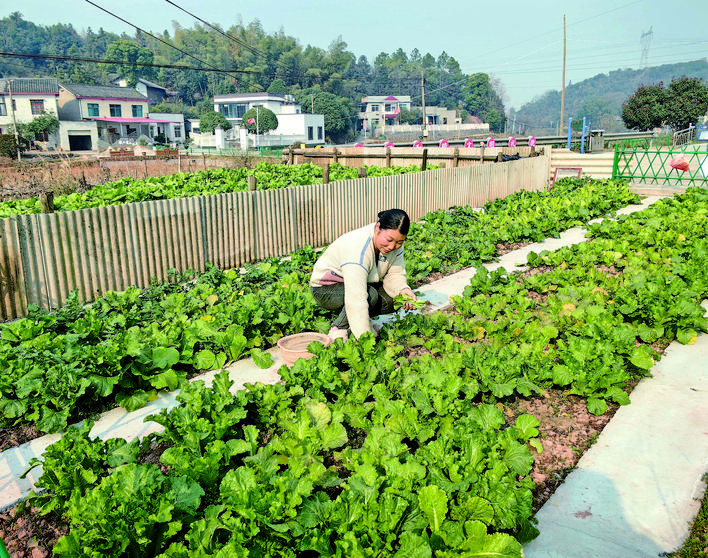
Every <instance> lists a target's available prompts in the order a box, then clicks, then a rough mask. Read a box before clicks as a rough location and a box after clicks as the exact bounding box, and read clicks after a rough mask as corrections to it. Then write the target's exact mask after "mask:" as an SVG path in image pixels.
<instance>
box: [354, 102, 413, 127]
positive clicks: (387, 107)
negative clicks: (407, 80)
mask: <svg viewBox="0 0 708 558" xmlns="http://www.w3.org/2000/svg"><path fill="white" fill-rule="evenodd" d="M404 109H405V110H411V98H410V95H400V96H398V97H394V96H393V95H388V96H384V95H369V96H368V97H363V98H362V99H361V103H359V126H358V128H359V129H360V130H361V131H363V132H364V133H368V134H371V133H372V131H374V130H376V129H377V128H380V127H381V126H384V125H394V124H398V115H399V114H400V112H401V111H402V110H404Z"/></svg>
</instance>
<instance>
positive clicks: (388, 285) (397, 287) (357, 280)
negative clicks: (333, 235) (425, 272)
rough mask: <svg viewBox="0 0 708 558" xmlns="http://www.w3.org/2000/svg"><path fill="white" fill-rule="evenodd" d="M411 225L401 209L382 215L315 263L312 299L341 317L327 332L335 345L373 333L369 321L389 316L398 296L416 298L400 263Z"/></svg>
mask: <svg viewBox="0 0 708 558" xmlns="http://www.w3.org/2000/svg"><path fill="white" fill-rule="evenodd" d="M410 224H411V222H410V219H409V218H408V214H407V213H406V212H405V211H403V210H402V209H388V210H386V211H382V212H381V213H379V215H378V221H377V222H376V223H371V224H369V225H366V226H364V227H361V228H360V229H356V230H353V231H350V232H348V233H346V234H343V235H342V236H340V237H339V238H338V239H337V240H335V241H334V242H333V243H332V244H330V245H329V247H327V249H326V250H325V251H324V252H323V253H322V255H321V256H320V258H319V259H318V260H317V262H316V263H315V267H314V269H313V271H312V276H311V277H310V287H311V288H312V295H313V296H314V297H315V301H317V304H319V305H320V306H321V307H322V308H325V309H326V310H333V311H335V312H338V313H339V314H338V315H337V317H336V318H335V320H334V322H333V323H332V328H331V329H330V330H329V336H330V337H331V338H332V340H333V341H334V339H336V338H338V337H341V338H343V339H344V340H345V341H346V339H347V336H348V333H349V330H350V331H351V333H352V334H353V335H354V337H356V338H359V337H360V336H361V335H362V334H364V333H366V332H367V331H372V329H371V324H370V322H369V317H373V316H379V315H381V314H390V313H392V312H393V311H394V307H393V299H394V297H395V296H397V295H399V294H406V295H408V296H409V297H411V298H412V299H413V300H416V296H415V294H414V293H413V290H412V289H411V288H410V287H409V286H408V283H407V280H406V267H405V264H404V263H403V243H404V241H405V240H406V235H407V234H408V229H409V228H410ZM404 308H407V309H409V310H412V309H413V306H412V305H411V304H410V303H408V304H406V305H405V306H404Z"/></svg>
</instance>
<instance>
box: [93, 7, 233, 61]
mask: <svg viewBox="0 0 708 558" xmlns="http://www.w3.org/2000/svg"><path fill="white" fill-rule="evenodd" d="M85 1H86V2H87V3H89V4H91V5H92V6H94V7H96V8H98V9H99V10H101V11H103V12H106V13H107V14H108V15H110V16H112V17H114V18H116V19H118V20H120V21H122V22H123V23H125V24H127V25H130V26H131V27H134V28H135V29H137V30H138V31H140V32H141V33H144V34H145V35H148V36H149V37H152V38H153V39H155V40H156V41H160V42H161V43H162V44H164V45H167V46H168V47H170V48H173V49H175V50H176V51H178V52H181V53H182V54H184V55H185V56H188V57H189V58H191V59H193V60H196V61H197V62H199V63H200V64H204V65H205V66H208V67H210V68H211V69H212V70H219V68H217V67H216V66H213V65H212V64H209V63H208V62H204V61H203V60H200V59H199V58H197V57H196V56H193V55H192V54H189V53H188V52H187V51H185V50H182V49H181V48H179V47H176V46H175V45H173V44H172V43H169V42H167V41H165V40H164V39H161V38H160V37H157V36H155V35H153V34H152V33H150V32H148V31H145V30H144V29H141V28H140V27H138V26H137V25H134V24H132V23H130V22H129V21H127V20H125V19H123V18H122V17H120V16H119V15H116V14H114V13H113V12H111V11H110V10H107V9H106V8H103V7H101V6H99V5H98V4H96V3H95V2H92V1H91V0H85ZM226 73H229V72H226Z"/></svg>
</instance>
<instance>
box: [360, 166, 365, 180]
mask: <svg viewBox="0 0 708 558" xmlns="http://www.w3.org/2000/svg"><path fill="white" fill-rule="evenodd" d="M359 178H366V167H359Z"/></svg>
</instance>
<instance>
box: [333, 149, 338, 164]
mask: <svg viewBox="0 0 708 558" xmlns="http://www.w3.org/2000/svg"><path fill="white" fill-rule="evenodd" d="M332 161H334V162H335V163H337V162H338V161H339V151H337V148H336V147H335V148H334V151H333V152H332Z"/></svg>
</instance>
